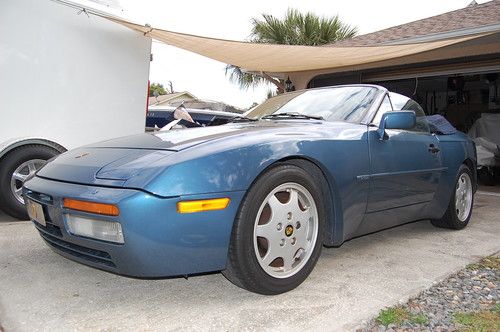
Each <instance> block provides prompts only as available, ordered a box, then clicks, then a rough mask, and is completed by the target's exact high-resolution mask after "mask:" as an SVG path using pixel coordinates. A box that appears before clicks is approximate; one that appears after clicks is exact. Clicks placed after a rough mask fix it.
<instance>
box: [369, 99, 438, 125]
mask: <svg viewBox="0 0 500 332" xmlns="http://www.w3.org/2000/svg"><path fill="white" fill-rule="evenodd" d="M389 97H390V100H389ZM389 97H388V96H387V95H386V96H385V98H384V100H383V101H382V103H381V104H380V107H379V109H378V111H377V114H376V115H375V117H374V118H373V121H372V123H373V124H375V125H377V126H378V125H379V124H380V120H381V119H382V115H383V114H384V113H386V112H390V111H392V110H395V111H414V112H415V115H416V116H417V123H416V125H415V127H413V128H412V129H409V131H413V132H421V133H430V129H429V123H428V122H427V119H426V118H425V112H424V110H423V109H422V107H420V105H419V104H418V103H417V102H416V101H414V100H413V99H410V98H408V97H406V96H403V95H400V94H398V93H394V92H389ZM391 103H392V106H391Z"/></svg>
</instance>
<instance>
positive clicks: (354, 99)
mask: <svg viewBox="0 0 500 332" xmlns="http://www.w3.org/2000/svg"><path fill="white" fill-rule="evenodd" d="M376 94H377V89H376V88H373V87H365V86H345V87H335V88H325V89H316V90H301V91H295V92H290V93H285V94H282V95H278V96H276V97H273V98H270V99H268V100H266V101H265V102H263V103H262V104H260V105H259V106H257V107H255V108H254V109H253V110H251V111H250V112H249V113H248V114H247V117H249V118H261V117H263V116H266V115H270V114H274V115H276V114H283V113H289V114H302V115H306V116H312V117H321V118H323V119H325V120H328V121H348V122H360V121H361V120H362V119H363V117H364V116H365V114H366V111H367V110H368V109H369V108H370V106H371V105H372V103H373V101H374V100H375V96H376Z"/></svg>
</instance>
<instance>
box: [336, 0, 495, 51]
mask: <svg viewBox="0 0 500 332" xmlns="http://www.w3.org/2000/svg"><path fill="white" fill-rule="evenodd" d="M498 23H500V0H492V1H489V2H486V3H483V4H471V5H469V6H467V7H465V8H462V9H458V10H454V11H451V12H448V13H444V14H441V15H436V16H432V17H428V18H424V19H422V20H418V21H414V22H410V23H406V24H402V25H398V26H395V27H391V28H388V29H384V30H380V31H376V32H372V33H368V34H365V35H360V36H356V37H353V38H351V39H346V40H342V41H339V42H337V43H334V44H331V45H330V46H373V45H377V44H381V43H387V42H391V41H397V40H398V41H399V40H404V39H406V38H413V37H419V36H425V35H432V34H437V33H445V32H450V31H456V30H461V29H471V28H475V27H480V26H485V25H491V24H498Z"/></svg>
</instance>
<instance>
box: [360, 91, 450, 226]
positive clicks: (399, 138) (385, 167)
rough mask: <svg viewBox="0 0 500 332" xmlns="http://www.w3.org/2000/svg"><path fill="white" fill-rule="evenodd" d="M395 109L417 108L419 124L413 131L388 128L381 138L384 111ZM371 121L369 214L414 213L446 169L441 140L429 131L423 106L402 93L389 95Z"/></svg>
mask: <svg viewBox="0 0 500 332" xmlns="http://www.w3.org/2000/svg"><path fill="white" fill-rule="evenodd" d="M393 110H412V111H415V113H416V116H417V124H416V126H415V127H414V128H412V129H410V130H386V134H387V135H386V137H385V138H383V139H381V138H380V135H379V133H377V129H378V124H379V123H380V119H381V117H382V114H384V113H385V112H390V111H393ZM372 123H373V125H372V126H371V127H370V130H369V135H368V140H369V151H370V167H371V173H370V193H369V198H368V204H367V213H374V212H377V211H386V210H390V209H401V212H404V211H405V209H406V210H408V212H410V211H411V212H412V213H413V214H415V211H417V210H419V209H420V210H421V209H423V208H424V207H425V205H427V204H428V203H429V202H430V201H431V200H432V199H433V197H434V193H435V191H436V189H437V186H438V184H439V179H440V177H441V172H442V171H443V167H442V160H441V155H440V148H439V141H438V139H437V137H436V136H435V135H433V134H431V133H430V131H429V125H428V123H427V120H426V118H425V113H424V111H423V109H422V108H421V107H420V106H419V105H418V104H417V103H416V102H415V101H413V100H411V99H410V98H408V97H405V96H403V95H399V94H395V93H389V94H388V95H386V96H385V98H384V101H383V102H382V104H381V106H380V108H379V110H378V112H377V114H376V115H375V117H374V119H373V121H372ZM401 215H404V213H403V214H401ZM388 222H389V221H388Z"/></svg>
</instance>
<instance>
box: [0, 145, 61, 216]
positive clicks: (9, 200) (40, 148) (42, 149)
mask: <svg viewBox="0 0 500 332" xmlns="http://www.w3.org/2000/svg"><path fill="white" fill-rule="evenodd" d="M58 154H59V151H57V150H56V149H54V148H51V147H48V146H44V145H25V146H22V147H19V148H16V149H14V150H12V151H10V152H8V153H7V154H6V155H5V157H4V158H3V159H2V160H1V161H0V207H1V209H2V210H3V211H4V212H5V213H7V214H9V215H11V216H12V217H14V218H17V219H20V220H27V219H28V213H27V212H26V207H25V205H24V200H23V199H22V197H21V199H20V196H19V195H20V191H19V189H20V188H21V187H22V184H23V183H24V181H26V180H27V179H28V178H30V177H32V176H33V175H34V173H35V171H36V170H38V169H39V168H40V167H41V166H43V164H44V163H45V162H46V161H47V160H48V159H50V158H52V157H54V156H56V155H58Z"/></svg>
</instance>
